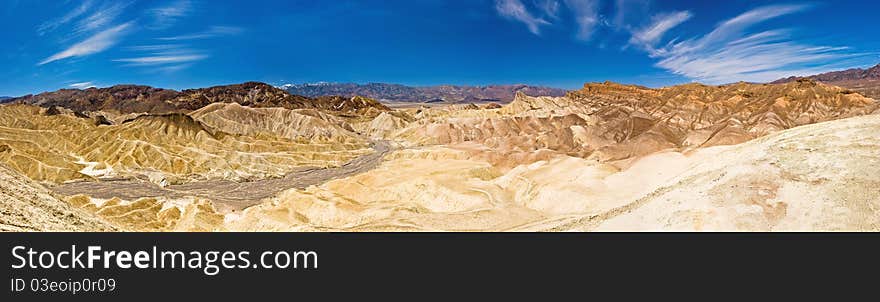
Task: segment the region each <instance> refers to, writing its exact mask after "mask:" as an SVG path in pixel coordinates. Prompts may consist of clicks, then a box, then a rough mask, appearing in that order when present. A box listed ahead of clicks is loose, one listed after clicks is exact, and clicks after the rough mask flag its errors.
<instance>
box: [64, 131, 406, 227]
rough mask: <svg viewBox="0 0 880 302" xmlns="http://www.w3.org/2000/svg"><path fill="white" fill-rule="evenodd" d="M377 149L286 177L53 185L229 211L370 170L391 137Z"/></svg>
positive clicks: (100, 194)
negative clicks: (206, 203)
mask: <svg viewBox="0 0 880 302" xmlns="http://www.w3.org/2000/svg"><path fill="white" fill-rule="evenodd" d="M371 147H372V148H373V150H374V151H375V152H373V153H370V154H367V155H363V156H360V157H357V158H355V159H353V160H351V161H349V162H347V163H345V164H343V165H342V166H339V167H333V168H306V169H303V170H300V171H295V172H291V173H289V174H287V175H286V176H285V177H283V178H273V179H263V180H256V181H249V182H235V181H231V180H206V181H197V182H192V183H187V184H182V185H170V186H167V187H165V188H162V187H160V186H158V185H156V184H153V183H151V182H148V181H144V180H137V179H135V180H132V179H113V180H99V181H93V182H92V181H89V182H75V183H68V184H63V185H58V186H54V187H51V188H50V189H51V190H52V191H53V192H55V193H58V194H61V195H67V196H71V195H76V194H85V195H89V196H91V197H93V198H100V199H110V198H114V197H118V198H121V199H124V200H137V199H139V198H145V197H165V198H172V199H173V198H183V197H187V196H195V197H202V198H205V199H209V200H211V201H213V202H214V204H215V205H216V206H217V208H218V210H220V211H221V212H227V211H230V210H241V209H244V208H247V207H249V206H252V205H255V204H258V203H259V202H260V201H261V200H263V199H266V198H269V197H272V196H275V195H276V194H278V193H280V192H282V191H285V190H288V189H292V188H299V189H302V188H306V187H308V186H312V185H319V184H322V183H324V182H327V181H329V180H333V179H337V178H344V177H348V176H352V175H355V174H360V173H363V172H366V171H369V170H371V169H373V168H375V167H377V166H378V165H379V163H380V162H381V161H382V158H383V157H384V156H385V154H388V152H390V151H391V150H392V147H391V145H390V144H389V143H388V141H374V142H373V144H372V145H371Z"/></svg>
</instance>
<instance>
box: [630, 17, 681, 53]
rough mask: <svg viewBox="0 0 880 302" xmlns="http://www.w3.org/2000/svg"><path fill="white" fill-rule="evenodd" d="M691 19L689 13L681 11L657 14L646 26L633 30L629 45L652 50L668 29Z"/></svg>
mask: <svg viewBox="0 0 880 302" xmlns="http://www.w3.org/2000/svg"><path fill="white" fill-rule="evenodd" d="M691 17H692V15H691V12H689V11H681V12H673V13H665V14H659V15H656V16H654V17H653V18H651V21H652V22H651V23H650V24H648V25H647V26H645V27H643V28H640V29H638V30H635V31H634V32H633V33H632V37H631V38H630V40H629V44H630V45H636V46H640V47H643V48H653V47H654V46H655V45H656V44H657V42H658V41H659V40H660V39H661V38H663V35H664V34H666V32H667V31H669V30H670V29H672V28H674V27H676V26H678V25H679V24H681V23H684V22H685V21H687V20H689V19H690V18H691Z"/></svg>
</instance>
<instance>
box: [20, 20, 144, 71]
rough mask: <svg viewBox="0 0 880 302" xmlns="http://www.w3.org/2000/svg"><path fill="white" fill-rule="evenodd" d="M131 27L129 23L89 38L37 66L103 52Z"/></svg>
mask: <svg viewBox="0 0 880 302" xmlns="http://www.w3.org/2000/svg"><path fill="white" fill-rule="evenodd" d="M131 26H132V22H128V23H123V24H121V25H117V26H114V27H111V28H109V29H106V30H104V31H101V32H99V33H97V34H95V35H93V36H91V37H89V38H88V39H85V40H83V41H82V42H79V43H76V44H74V45H73V46H71V47H69V48H67V49H65V50H63V51H61V52H59V53H56V54H54V55H52V56H51V57H48V58H46V59H45V60H43V61H41V62H40V63H38V64H37V65H43V64H47V63H50V62H54V61H57V60H61V59H66V58H71V57H83V56H87V55H91V54H95V53H99V52H102V51H104V50H106V49H108V48H110V47H111V46H113V45H114V44H116V43H117V42H118V41H119V39H120V38H121V37H123V36H124V35H125V33H126V32H127V30H128V29H129V28H130V27H131Z"/></svg>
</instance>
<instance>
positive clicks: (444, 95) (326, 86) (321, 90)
mask: <svg viewBox="0 0 880 302" xmlns="http://www.w3.org/2000/svg"><path fill="white" fill-rule="evenodd" d="M279 88H281V89H284V90H286V91H287V92H290V93H291V94H295V95H302V96H307V97H318V96H329V95H341V96H349V97H350V96H355V95H359V96H365V97H368V98H373V99H377V100H380V101H386V102H388V101H391V102H415V103H430V102H443V103H485V102H499V103H509V102H510V101H513V98H514V96H515V95H516V93H517V92H522V93H525V94H526V95H533V96H538V95H543V96H563V95H565V92H566V91H565V90H564V89H558V88H550V87H542V86H529V85H524V84H516V85H489V86H455V85H439V86H424V87H413V86H406V85H400V84H385V83H369V84H354V83H326V82H321V83H314V84H284V85H281V86H279Z"/></svg>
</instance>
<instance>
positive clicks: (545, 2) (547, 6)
mask: <svg viewBox="0 0 880 302" xmlns="http://www.w3.org/2000/svg"><path fill="white" fill-rule="evenodd" d="M535 6H537V7H538V8H539V9H541V11H542V12H543V13H544V16H546V17H549V18H550V19H553V20H558V19H559V1H556V0H535Z"/></svg>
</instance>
